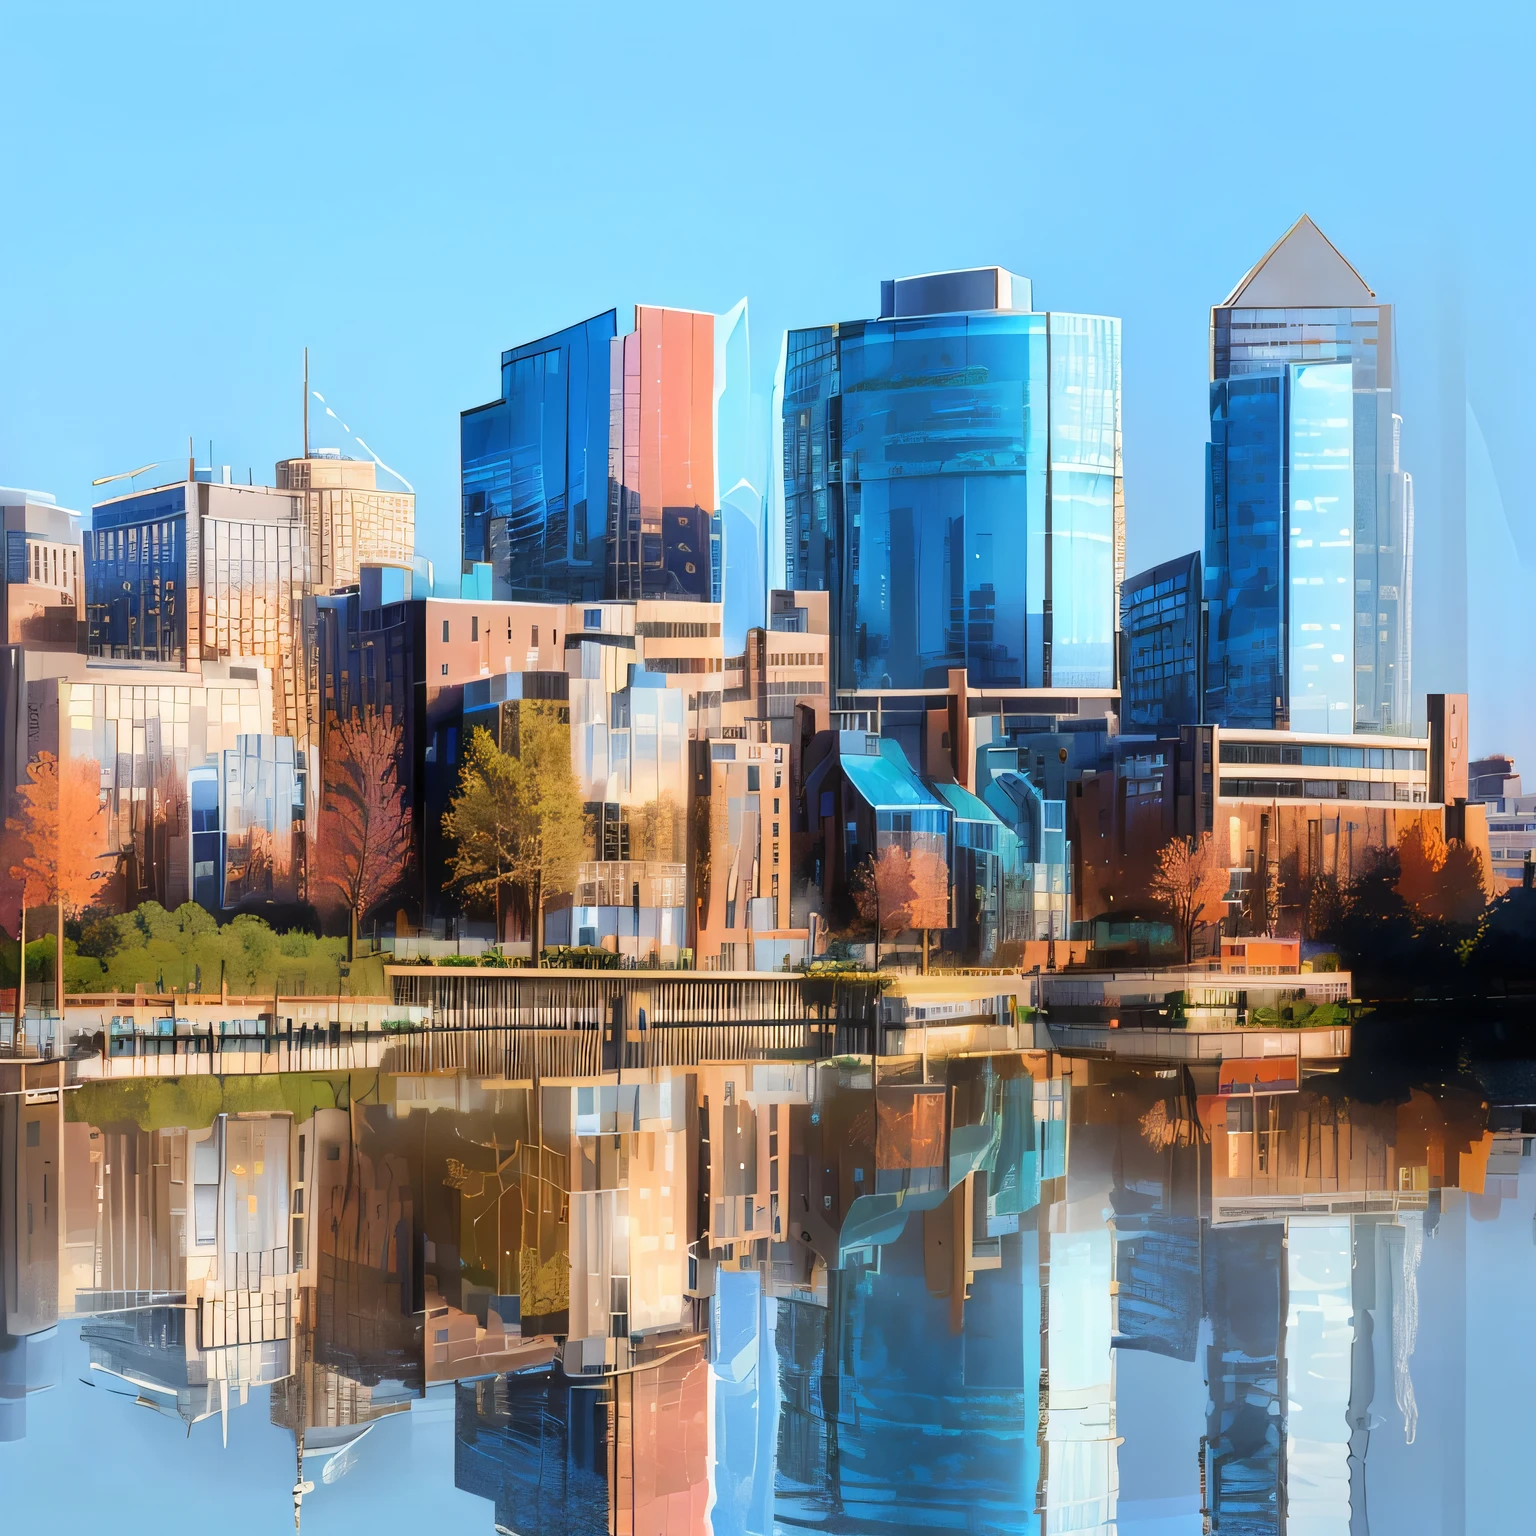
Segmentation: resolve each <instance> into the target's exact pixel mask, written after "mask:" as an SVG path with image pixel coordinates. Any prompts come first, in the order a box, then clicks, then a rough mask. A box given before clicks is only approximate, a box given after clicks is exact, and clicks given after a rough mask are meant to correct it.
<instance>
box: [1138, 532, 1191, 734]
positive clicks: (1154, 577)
mask: <svg viewBox="0 0 1536 1536" xmlns="http://www.w3.org/2000/svg"><path fill="white" fill-rule="evenodd" d="M1201 615H1202V605H1201V583H1200V552H1199V551H1198V550H1196V551H1195V552H1194V553H1192V554H1188V555H1180V556H1179V557H1178V558H1177V559H1175V560H1165V561H1163V563H1162V564H1161V565H1154V566H1153V567H1152V568H1151V570H1148V571H1142V572H1141V573H1140V574H1139V575H1137V576H1131V577H1128V578H1127V579H1126V581H1125V582H1124V584H1123V585H1122V586H1121V588H1120V634H1121V639H1122V642H1123V644H1124V647H1125V654H1124V662H1123V665H1122V666H1121V675H1120V698H1121V707H1120V722H1121V725H1122V727H1123V728H1124V729H1125V730H1127V731H1147V730H1158V729H1162V728H1166V727H1170V726H1177V725H1198V724H1199V723H1200V707H1201V704H1202V702H1203V698H1202V695H1203V693H1204V684H1203V682H1202V676H1203V672H1204V664H1205V656H1204V651H1203V637H1202V635H1201Z"/></svg>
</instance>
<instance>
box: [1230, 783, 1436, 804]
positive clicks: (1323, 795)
mask: <svg viewBox="0 0 1536 1536" xmlns="http://www.w3.org/2000/svg"><path fill="white" fill-rule="evenodd" d="M1221 793H1222V795H1223V796H1225V797H1226V798H1228V799H1264V800H1393V801H1408V802H1412V801H1416V800H1417V801H1422V800H1423V799H1424V791H1423V790H1422V789H1420V788H1419V787H1418V786H1416V785H1413V784H1372V783H1368V782H1366V781H1365V780H1363V779H1223V780H1222V781H1221Z"/></svg>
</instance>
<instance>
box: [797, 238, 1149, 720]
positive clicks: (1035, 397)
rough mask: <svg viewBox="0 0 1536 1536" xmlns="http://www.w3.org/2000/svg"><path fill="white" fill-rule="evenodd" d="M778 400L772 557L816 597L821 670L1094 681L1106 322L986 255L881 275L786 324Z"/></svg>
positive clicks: (860, 678) (1107, 618) (1114, 529)
mask: <svg viewBox="0 0 1536 1536" xmlns="http://www.w3.org/2000/svg"><path fill="white" fill-rule="evenodd" d="M779 416H780V421H779V427H780V430H781V432H782V444H781V452H782V497H781V499H780V505H779V506H778V507H776V508H775V515H776V519H777V526H776V527H775V528H773V536H774V542H775V545H776V546H777V547H775V548H774V549H773V551H772V554H773V566H774V568H775V569H776V567H777V564H778V561H779V560H780V559H782V562H783V569H784V583H785V585H786V586H788V587H798V588H802V589H806V588H809V589H820V590H825V591H827V592H829V593H830V594H831V595H832V615H833V617H832V629H833V635H834V641H835V644H834V650H835V655H836V679H835V681H836V686H838V687H839V688H841V689H843V690H845V691H881V692H901V691H909V692H910V691H921V690H932V689H935V688H940V689H942V688H945V687H947V686H948V683H949V678H950V674H951V673H952V672H953V671H956V670H959V671H962V672H963V673H964V675H965V678H966V682H967V686H968V687H969V688H971V689H973V690H989V691H1001V692H1007V691H1009V690H1029V689H1069V690H1070V689H1086V690H1110V689H1113V688H1114V686H1115V635H1116V620H1117V598H1116V592H1117V585H1118V581H1119V578H1120V576H1121V574H1122V563H1123V556H1122V551H1123V548H1124V540H1123V527H1124V503H1123V495H1122V482H1121V471H1120V322H1119V321H1118V320H1116V319H1111V318H1107V317H1103V316H1094V315H1071V314H1057V313H1037V312H1035V311H1034V310H1033V309H1032V308H1031V294H1030V285H1029V283H1028V280H1027V279H1025V278H1022V277H1017V276H1015V275H1014V274H1012V273H1010V272H1006V271H1004V270H1002V269H1001V268H997V267H983V268H978V269H975V270H971V271H964V272H945V273H938V274H934V275H931V276H927V277H918V278H905V279H898V280H896V281H894V282H887V283H884V284H882V292H881V313H880V317H879V318H878V319H874V320H858V321H853V322H849V323H845V324H840V325H833V326H821V327H816V328H813V329H808V330H798V331H791V332H790V333H789V335H788V337H787V339H786V343H785V356H784V367H783V382H782V385H781V394H780V406H779Z"/></svg>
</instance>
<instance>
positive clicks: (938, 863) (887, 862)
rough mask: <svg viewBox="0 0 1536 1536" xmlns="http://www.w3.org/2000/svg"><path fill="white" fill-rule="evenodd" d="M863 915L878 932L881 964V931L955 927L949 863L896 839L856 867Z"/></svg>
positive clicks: (855, 885)
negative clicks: (909, 847)
mask: <svg viewBox="0 0 1536 1536" xmlns="http://www.w3.org/2000/svg"><path fill="white" fill-rule="evenodd" d="M849 885H850V888H851V890H852V892H853V901H854V905H855V906H856V907H857V908H858V910H859V915H860V916H861V917H862V918H863V919H864V920H865V921H866V922H868V923H872V924H873V925H874V930H875V964H876V965H879V964H880V935H881V934H882V933H904V932H906V930H907V929H909V928H917V929H920V930H921V931H922V932H923V934H924V937H925V952H926V936H927V934H928V932H929V931H930V930H931V929H934V928H947V927H948V926H949V867H948V865H947V864H945V862H944V858H943V855H942V854H939V853H936V852H934V851H933V850H932V849H929V848H914V849H913V850H912V851H911V852H910V853H909V852H908V851H907V850H906V849H905V848H903V847H902V846H901V845H900V844H899V843H890V844H887V846H886V847H884V848H882V849H881V850H880V851H879V853H877V854H872V855H870V856H869V857H868V858H866V859H865V860H864V862H863V863H862V864H860V865H859V867H858V868H857V869H856V870H855V871H854V874H853V878H852V880H851V881H850V882H849Z"/></svg>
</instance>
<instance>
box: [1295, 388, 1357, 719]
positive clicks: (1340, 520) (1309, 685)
mask: <svg viewBox="0 0 1536 1536" xmlns="http://www.w3.org/2000/svg"><path fill="white" fill-rule="evenodd" d="M1290 384H1291V390H1290V395H1291V401H1290V404H1291V422H1290V526H1289V541H1290V574H1289V578H1288V580H1289V589H1290V622H1289V641H1290V672H1291V696H1290V722H1291V729H1292V730H1298V731H1315V732H1327V733H1334V734H1347V733H1350V732H1352V731H1353V730H1354V728H1355V711H1354V700H1355V691H1354V677H1355V654H1354V613H1355V594H1354V576H1355V559H1354V543H1355V541H1354V521H1355V518H1354V512H1355V499H1354V389H1353V384H1352V381H1351V369H1350V365H1349V364H1348V363H1305V364H1301V365H1299V366H1294V367H1292V369H1291V378H1290Z"/></svg>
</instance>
